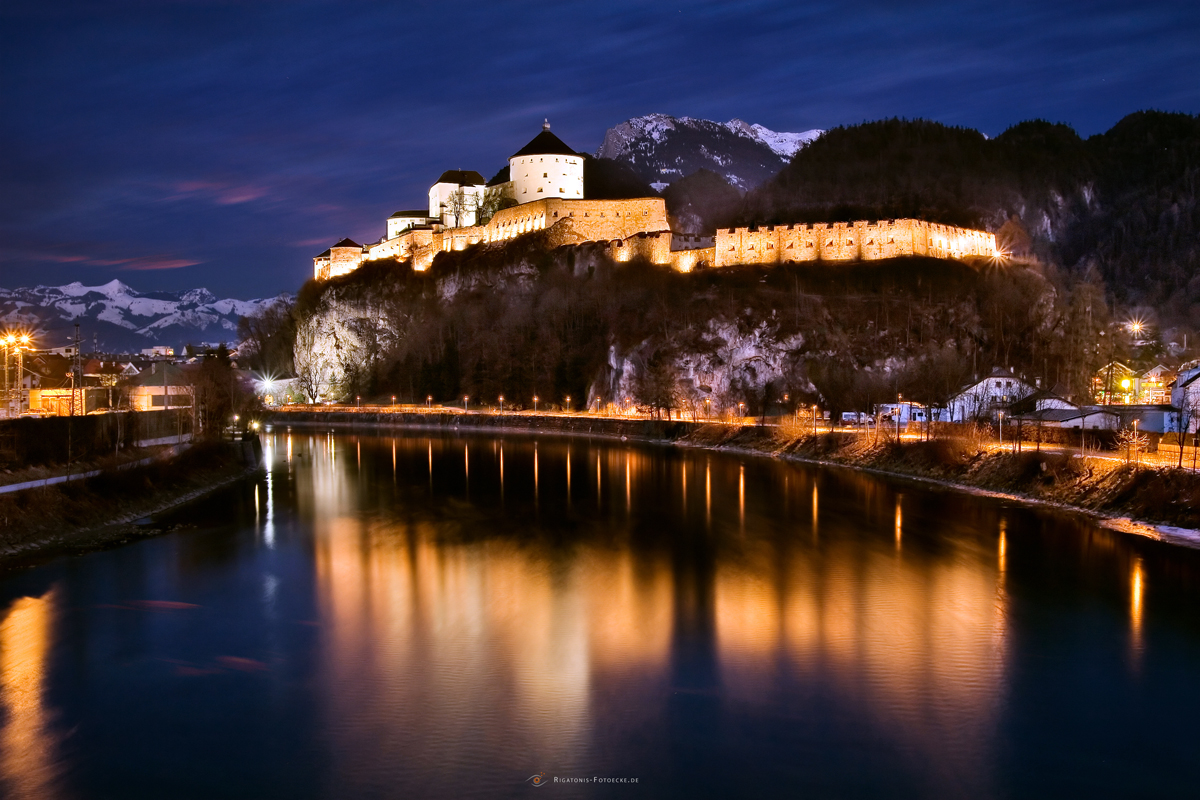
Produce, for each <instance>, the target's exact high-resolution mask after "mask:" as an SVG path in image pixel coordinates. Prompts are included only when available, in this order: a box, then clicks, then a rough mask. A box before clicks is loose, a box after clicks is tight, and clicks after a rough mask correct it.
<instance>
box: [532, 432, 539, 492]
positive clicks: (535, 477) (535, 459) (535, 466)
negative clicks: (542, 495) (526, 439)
mask: <svg viewBox="0 0 1200 800" xmlns="http://www.w3.org/2000/svg"><path fill="white" fill-rule="evenodd" d="M537 499H538V451H537V444H536V443H535V444H534V445H533V502H535V503H536V502H537Z"/></svg>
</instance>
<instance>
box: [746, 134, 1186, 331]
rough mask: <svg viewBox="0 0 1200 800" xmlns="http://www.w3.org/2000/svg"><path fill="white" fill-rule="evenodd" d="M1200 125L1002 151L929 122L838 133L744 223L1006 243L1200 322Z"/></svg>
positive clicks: (1171, 315) (804, 153)
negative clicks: (923, 223) (826, 225)
mask: <svg viewBox="0 0 1200 800" xmlns="http://www.w3.org/2000/svg"><path fill="white" fill-rule="evenodd" d="M1198 186H1200V118H1198V117H1195V116H1191V115H1188V114H1176V113H1165V112H1160V111H1141V112H1137V113H1135V114H1130V115H1129V116H1127V117H1125V118H1124V119H1122V120H1121V121H1120V122H1118V123H1117V124H1116V125H1114V126H1113V128H1112V129H1111V130H1109V131H1107V132H1105V133H1103V134H1098V135H1096V136H1092V137H1090V138H1089V139H1086V140H1084V139H1082V138H1080V137H1079V136H1078V134H1076V133H1075V131H1074V130H1072V129H1071V128H1070V127H1068V126H1066V125H1061V124H1053V123H1050V122H1046V121H1043V120H1034V121H1030V122H1022V123H1020V124H1018V125H1014V126H1013V127H1011V128H1009V129H1008V130H1006V131H1005V132H1004V133H1003V134H1001V135H1000V136H998V137H996V138H995V139H988V138H986V137H985V136H984V135H983V134H981V133H979V132H978V131H974V130H970V129H967V128H956V127H950V126H947V125H942V124H940V123H936V122H929V121H926V120H901V119H890V120H882V121H878V122H869V123H865V124H862V125H854V126H847V127H841V128H835V129H833V130H830V131H828V132H826V133H825V134H824V135H823V136H821V137H820V138H819V139H817V140H816V141H814V142H813V143H812V144H810V145H809V146H808V147H806V148H804V149H802V150H800V151H799V152H798V153H797V154H796V156H795V157H794V158H793V159H792V161H791V163H790V164H788V166H787V167H785V168H784V169H783V171H782V172H780V174H779V175H778V176H776V178H775V179H774V180H773V181H771V182H769V183H767V184H764V185H763V186H761V187H759V188H758V189H756V190H754V191H752V192H751V193H750V194H749V195H748V196H747V198H746V201H745V203H744V206H743V208H742V212H741V214H740V215H739V219H738V221H739V222H740V223H741V224H752V225H753V224H781V223H794V222H825V221H838V220H851V219H884V218H896V217H917V218H922V219H928V220H932V221H937V222H944V223H950V224H955V225H964V226H970V227H982V228H985V229H987V230H991V231H996V232H998V234H999V235H1000V239H1001V244H1002V245H1005V246H1007V247H1009V249H1010V250H1016V251H1018V254H1021V253H1020V251H1029V254H1030V255H1033V256H1035V257H1036V258H1038V259H1039V260H1041V261H1043V262H1045V263H1050V264H1056V265H1059V266H1062V267H1065V268H1066V270H1067V271H1068V273H1070V274H1074V275H1077V276H1082V275H1085V274H1087V273H1088V272H1089V270H1092V269H1095V270H1096V271H1097V272H1098V274H1099V275H1100V276H1101V277H1102V278H1103V280H1104V281H1105V282H1106V284H1107V286H1108V288H1109V290H1110V291H1112V292H1113V294H1114V295H1115V297H1116V299H1118V300H1119V301H1120V302H1121V303H1123V304H1126V305H1136V306H1149V307H1152V308H1156V309H1157V310H1158V312H1159V314H1160V315H1162V316H1163V317H1164V319H1167V320H1175V321H1185V320H1188V319H1191V320H1195V319H1197V318H1200V205H1198V204H1197V188H1198Z"/></svg>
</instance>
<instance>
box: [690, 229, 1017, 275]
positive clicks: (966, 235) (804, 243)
mask: <svg viewBox="0 0 1200 800" xmlns="http://www.w3.org/2000/svg"><path fill="white" fill-rule="evenodd" d="M713 249H714V250H715V256H714V259H713V262H712V266H714V267H724V266H729V265H732V264H784V263H787V262H789V261H796V262H800V261H873V260H877V259H881V258H894V257H896V256H914V255H915V256H933V257H935V258H963V257H965V256H989V257H990V256H993V255H995V253H996V237H995V235H994V234H991V233H987V232H985V231H977V230H971V229H969V228H956V227H954V226H952V225H939V224H937V223H934V222H925V221H924V220H917V219H896V220H880V221H878V222H867V221H863V220H860V221H858V222H833V223H811V224H798V225H779V226H775V227H770V228H759V229H757V230H750V229H748V228H734V229H732V230H730V229H727V228H722V229H719V230H718V231H717V236H716V242H715V245H714V248H713Z"/></svg>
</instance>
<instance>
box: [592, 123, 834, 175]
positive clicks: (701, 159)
mask: <svg viewBox="0 0 1200 800" xmlns="http://www.w3.org/2000/svg"><path fill="white" fill-rule="evenodd" d="M820 134H821V131H818V130H810V131H803V132H801V133H789V132H779V131H773V130H771V129H770V128H766V127H764V126H762V125H758V124H753V125H752V124H749V123H747V122H745V121H743V120H740V119H736V118H735V119H731V120H730V121H729V122H713V121H711V120H705V119H693V118H691V117H672V116H670V115H668V114H646V115H645V116H641V117H634V118H633V119H629V120H626V121H625V122H622V123H621V124H619V125H615V126H613V127H612V128H609V129H608V131H607V132H606V133H605V134H604V141H603V143H602V144H601V145H600V149H599V150H598V151H597V152H596V156H597V157H598V158H608V159H612V160H615V161H620V162H622V163H624V164H626V165H627V166H629V167H630V168H632V169H633V171H634V172H636V173H637V174H638V177H640V178H642V179H643V180H645V181H646V182H647V183H650V184H651V185H653V186H655V187H656V188H657V187H664V186H666V185H668V184H670V183H671V182H672V181H675V180H678V179H679V178H683V177H686V176H688V175H691V174H693V173H694V172H696V171H697V170H699V169H708V170H711V171H713V172H715V173H717V174H718V175H721V176H722V177H723V178H725V180H727V181H728V182H729V183H730V184H731V185H733V186H736V187H737V188H738V189H740V190H742V191H745V190H747V189H750V188H753V187H754V186H757V185H758V184H760V183H762V182H764V181H766V180H769V179H770V178H772V177H774V176H775V175H776V174H777V173H778V172H779V171H780V170H781V169H783V167H784V166H785V165H786V164H787V163H788V162H789V161H790V160H791V158H792V156H793V155H795V154H796V152H797V151H798V150H800V149H801V148H802V147H804V146H805V145H807V144H808V143H809V142H811V141H812V140H813V139H815V138H817V136H819V135H820Z"/></svg>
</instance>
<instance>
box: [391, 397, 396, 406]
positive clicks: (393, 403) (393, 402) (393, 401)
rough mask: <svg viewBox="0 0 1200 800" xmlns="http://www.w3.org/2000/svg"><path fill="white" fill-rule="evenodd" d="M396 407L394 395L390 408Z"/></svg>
mask: <svg viewBox="0 0 1200 800" xmlns="http://www.w3.org/2000/svg"><path fill="white" fill-rule="evenodd" d="M395 407H396V395H392V408H395Z"/></svg>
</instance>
